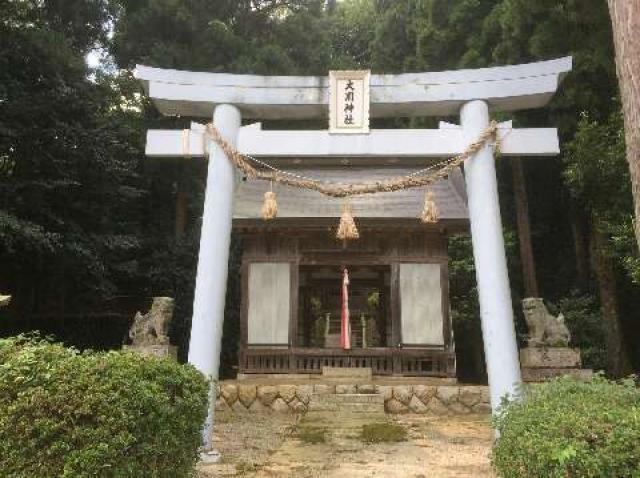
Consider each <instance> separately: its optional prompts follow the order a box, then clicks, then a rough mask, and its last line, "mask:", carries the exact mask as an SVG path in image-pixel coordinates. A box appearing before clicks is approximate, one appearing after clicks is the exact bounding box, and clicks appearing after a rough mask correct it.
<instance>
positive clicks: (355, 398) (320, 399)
mask: <svg viewBox="0 0 640 478" xmlns="http://www.w3.org/2000/svg"><path fill="white" fill-rule="evenodd" d="M311 403H337V404H346V403H381V404H383V405H384V397H383V396H382V395H381V394H379V393H326V394H315V393H314V394H312V395H311Z"/></svg>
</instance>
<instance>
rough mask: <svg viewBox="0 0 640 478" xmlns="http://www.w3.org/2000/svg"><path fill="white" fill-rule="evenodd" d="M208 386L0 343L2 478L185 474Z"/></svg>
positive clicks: (165, 365) (90, 356)
mask: <svg viewBox="0 0 640 478" xmlns="http://www.w3.org/2000/svg"><path fill="white" fill-rule="evenodd" d="M207 396H208V384H207V382H206V380H205V379H204V378H203V377H202V375H201V374H200V373H199V372H198V371H196V370H195V369H194V368H192V367H191V366H188V365H179V364H177V363H175V362H173V361H171V360H168V359H156V358H143V357H140V356H138V355H136V354H133V353H121V352H108V353H82V354H81V353H79V352H77V351H76V350H74V349H69V348H65V347H63V346H61V345H59V344H53V343H49V342H47V341H43V340H39V339H26V338H25V337H16V338H9V339H4V340H2V341H0V469H2V470H3V476H7V477H14V478H20V477H24V478H31V477H35V476H37V477H42V478H46V477H70V478H71V477H73V478H82V477H90V476H104V477H107V476H108V477H167V478H173V477H186V476H190V475H191V472H192V470H193V467H194V465H195V463H196V461H197V459H198V448H199V446H200V444H201V440H202V434H201V430H202V424H203V423H204V419H205V416H206V407H207Z"/></svg>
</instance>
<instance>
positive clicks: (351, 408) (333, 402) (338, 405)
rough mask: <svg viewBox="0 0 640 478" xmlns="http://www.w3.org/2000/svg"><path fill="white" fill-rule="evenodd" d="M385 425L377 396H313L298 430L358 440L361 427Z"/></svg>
mask: <svg viewBox="0 0 640 478" xmlns="http://www.w3.org/2000/svg"><path fill="white" fill-rule="evenodd" d="M386 421H387V416H386V414H385V411H384V397H383V396H382V395H380V394H379V393H344V394H336V393H326V394H319V393H314V394H313V395H311V399H310V400H309V407H308V411H307V413H306V414H305V416H304V417H303V418H302V420H301V422H300V424H299V426H300V428H302V429H304V428H315V429H324V430H326V433H327V434H328V435H330V436H333V437H357V436H359V435H360V433H361V431H362V427H363V425H367V424H371V423H382V422H386Z"/></svg>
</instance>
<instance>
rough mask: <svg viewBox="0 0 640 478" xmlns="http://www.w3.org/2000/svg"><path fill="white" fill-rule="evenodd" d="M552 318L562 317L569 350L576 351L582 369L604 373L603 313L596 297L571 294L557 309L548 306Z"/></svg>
mask: <svg viewBox="0 0 640 478" xmlns="http://www.w3.org/2000/svg"><path fill="white" fill-rule="evenodd" d="M549 310H550V312H551V313H553V314H558V313H562V314H563V315H564V318H565V323H566V324H567V327H568V328H569V331H570V332H571V346H572V347H578V348H579V349H580V352H581V356H582V365H583V367H585V368H590V369H593V370H606V368H607V355H606V346H605V336H604V324H603V322H602V312H601V309H600V305H599V304H598V301H597V300H596V298H595V297H593V296H592V295H590V294H586V293H580V292H579V291H577V290H576V291H572V293H571V294H569V295H568V296H566V297H563V298H562V299H560V300H559V301H558V302H557V307H553V305H551V304H550V305H549Z"/></svg>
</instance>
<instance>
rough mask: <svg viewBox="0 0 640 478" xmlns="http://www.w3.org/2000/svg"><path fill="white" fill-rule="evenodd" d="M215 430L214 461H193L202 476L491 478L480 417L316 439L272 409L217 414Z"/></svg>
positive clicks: (487, 434) (424, 419) (406, 421)
mask: <svg viewBox="0 0 640 478" xmlns="http://www.w3.org/2000/svg"><path fill="white" fill-rule="evenodd" d="M217 418H218V426H217V430H216V435H215V443H216V446H217V449H218V450H219V451H220V452H221V453H222V457H223V458H222V461H221V463H218V464H215V465H206V466H205V465H201V466H200V468H199V470H200V476H201V477H202V478H209V477H214V476H215V477H217V476H246V477H284V476H287V477H295V478H307V477H309V478H315V477H323V478H324V477H326V478H334V477H335V478H351V477H354V478H359V477H414V478H431V477H433V478H450V477H451V478H453V477H474V478H493V477H494V475H493V474H492V472H491V467H490V464H489V453H490V447H491V441H492V436H493V434H492V431H491V429H490V427H489V424H488V418H487V417H485V416H456V417H430V416H424V415H403V416H396V417H394V418H392V419H391V420H392V422H394V423H397V424H400V425H402V426H403V427H405V429H406V430H407V432H408V433H407V437H408V438H407V441H404V442H399V443H380V444H368V443H363V442H362V441H361V440H360V439H359V438H358V437H357V436H353V435H347V436H345V435H343V434H340V433H328V434H327V439H326V441H325V442H323V443H314V444H310V443H305V442H303V441H302V440H300V439H299V438H297V436H296V419H295V417H293V416H290V415H278V414H267V413H264V414H255V413H254V414H235V415H234V414H226V415H225V414H221V413H219V414H218V417H217Z"/></svg>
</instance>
